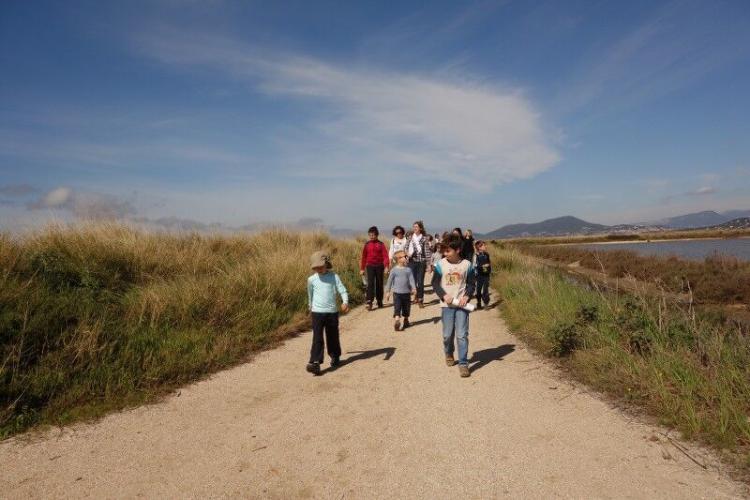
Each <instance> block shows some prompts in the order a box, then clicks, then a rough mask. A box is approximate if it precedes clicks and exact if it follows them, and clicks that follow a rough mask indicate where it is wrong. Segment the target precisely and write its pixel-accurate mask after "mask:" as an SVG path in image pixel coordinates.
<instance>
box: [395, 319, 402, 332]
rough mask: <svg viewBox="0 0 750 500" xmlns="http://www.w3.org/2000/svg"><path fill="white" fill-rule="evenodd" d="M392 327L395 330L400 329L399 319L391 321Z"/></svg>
mask: <svg viewBox="0 0 750 500" xmlns="http://www.w3.org/2000/svg"><path fill="white" fill-rule="evenodd" d="M393 329H394V330H396V331H399V330H400V329H401V321H399V320H396V321H395V322H394V323H393Z"/></svg>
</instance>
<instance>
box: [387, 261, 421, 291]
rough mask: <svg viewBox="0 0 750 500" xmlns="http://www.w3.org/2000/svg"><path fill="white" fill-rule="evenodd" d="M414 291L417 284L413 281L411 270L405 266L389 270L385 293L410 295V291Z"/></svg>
mask: <svg viewBox="0 0 750 500" xmlns="http://www.w3.org/2000/svg"><path fill="white" fill-rule="evenodd" d="M416 289H417V284H416V282H415V281H414V273H412V272H411V269H409V268H408V267H406V266H404V267H401V266H396V267H394V268H393V269H391V274H389V275H388V281H386V283H385V290H386V291H392V292H393V293H411V291H412V290H416Z"/></svg>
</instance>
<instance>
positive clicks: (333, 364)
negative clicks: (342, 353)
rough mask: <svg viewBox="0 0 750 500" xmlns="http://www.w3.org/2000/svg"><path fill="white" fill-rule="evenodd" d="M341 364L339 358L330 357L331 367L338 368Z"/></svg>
mask: <svg viewBox="0 0 750 500" xmlns="http://www.w3.org/2000/svg"><path fill="white" fill-rule="evenodd" d="M339 366H341V358H331V368H338V367H339Z"/></svg>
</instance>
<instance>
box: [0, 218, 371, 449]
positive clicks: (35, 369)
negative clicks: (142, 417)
mask: <svg viewBox="0 0 750 500" xmlns="http://www.w3.org/2000/svg"><path fill="white" fill-rule="evenodd" d="M320 249H327V250H328V251H329V252H330V253H331V254H332V256H333V263H334V270H335V271H336V272H338V273H339V274H340V275H341V278H342V280H343V281H344V283H345V285H346V286H347V288H348V290H349V293H350V297H351V300H352V302H354V303H357V302H358V301H360V300H361V291H360V289H359V285H358V284H359V279H358V262H359V255H360V250H361V247H360V244H359V243H357V242H354V241H339V240H333V239H331V238H330V237H329V236H327V235H325V234H322V233H310V234H303V233H291V232H287V231H283V230H275V231H274V230H272V231H266V232H263V233H260V234H257V235H201V234H165V233H153V232H145V231H142V230H138V229H135V228H132V227H128V226H126V225H122V224H114V223H109V224H94V225H77V226H51V227H49V228H47V229H45V230H42V231H38V232H34V233H29V234H26V235H23V236H21V237H17V238H12V237H11V236H9V235H0V436H6V435H10V434H13V433H16V432H19V431H21V430H24V429H26V428H28V427H29V426H31V425H34V424H37V423H40V422H42V423H43V422H48V423H64V422H68V421H71V420H74V419H78V418H82V417H83V418H85V417H89V416H96V415H99V414H101V413H103V412H104V411H107V410H108V409H111V408H120V407H123V406H126V405H131V404H137V403H140V402H143V401H147V400H150V399H153V398H154V397H156V396H158V395H160V394H163V393H164V391H165V390H168V389H170V388H172V387H175V386H176V385H178V384H181V383H184V382H187V381H190V380H194V379H196V378H198V377H201V376H202V375H204V374H207V373H210V372H212V371H215V370H218V369H220V368H223V367H226V366H230V365H232V364H234V363H237V362H239V361H241V360H242V359H244V358H245V357H246V356H247V355H248V354H249V353H251V352H253V351H254V350H257V349H260V348H263V347H265V346H268V345H270V344H272V343H273V342H275V341H278V339H280V338H283V336H284V335H288V334H289V333H290V332H291V331H294V330H295V329H301V328H303V327H305V326H306V325H307V320H306V317H307V316H306V310H307V305H306V304H307V292H306V279H307V277H308V276H309V275H310V274H311V271H310V269H309V256H310V254H312V253H313V252H314V251H316V250H320ZM305 361H306V360H300V363H304V362H305Z"/></svg>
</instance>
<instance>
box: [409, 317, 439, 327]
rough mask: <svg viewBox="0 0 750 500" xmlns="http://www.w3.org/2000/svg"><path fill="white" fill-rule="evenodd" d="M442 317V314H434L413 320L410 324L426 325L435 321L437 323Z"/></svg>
mask: <svg viewBox="0 0 750 500" xmlns="http://www.w3.org/2000/svg"><path fill="white" fill-rule="evenodd" d="M441 317H442V316H434V317H432V318H425V319H420V320H417V321H412V322H411V323H409V326H418V325H425V324H427V323H435V324H437V323H440V318H441Z"/></svg>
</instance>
